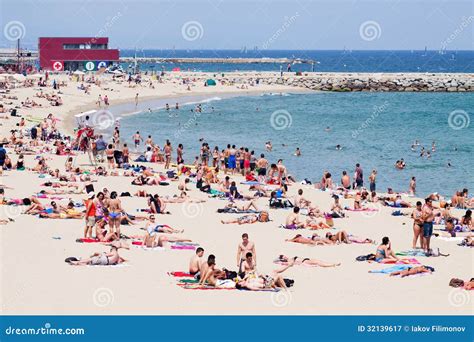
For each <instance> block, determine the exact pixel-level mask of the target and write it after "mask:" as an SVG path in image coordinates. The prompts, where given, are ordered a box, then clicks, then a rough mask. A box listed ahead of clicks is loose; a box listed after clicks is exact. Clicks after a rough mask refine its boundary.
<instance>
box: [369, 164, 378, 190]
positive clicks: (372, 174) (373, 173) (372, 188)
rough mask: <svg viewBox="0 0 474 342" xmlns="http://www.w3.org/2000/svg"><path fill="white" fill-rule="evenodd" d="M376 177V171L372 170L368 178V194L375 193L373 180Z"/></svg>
mask: <svg viewBox="0 0 474 342" xmlns="http://www.w3.org/2000/svg"><path fill="white" fill-rule="evenodd" d="M376 177H377V170H375V169H373V170H372V173H371V174H370V176H369V186H370V192H375V189H376V185H375V179H376Z"/></svg>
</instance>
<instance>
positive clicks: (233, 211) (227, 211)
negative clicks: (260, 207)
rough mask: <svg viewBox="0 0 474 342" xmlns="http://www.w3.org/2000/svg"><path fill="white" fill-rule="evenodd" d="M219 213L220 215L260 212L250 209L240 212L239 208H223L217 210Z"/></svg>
mask: <svg viewBox="0 0 474 342" xmlns="http://www.w3.org/2000/svg"><path fill="white" fill-rule="evenodd" d="M217 212H218V213H220V214H258V213H260V212H259V211H256V210H253V209H248V210H239V209H237V208H223V209H217Z"/></svg>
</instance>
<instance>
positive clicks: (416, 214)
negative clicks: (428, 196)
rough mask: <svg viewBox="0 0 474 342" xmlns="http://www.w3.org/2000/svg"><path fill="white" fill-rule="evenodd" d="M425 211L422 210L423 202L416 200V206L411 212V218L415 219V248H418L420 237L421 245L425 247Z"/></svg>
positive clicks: (413, 244)
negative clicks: (417, 243)
mask: <svg viewBox="0 0 474 342" xmlns="http://www.w3.org/2000/svg"><path fill="white" fill-rule="evenodd" d="M422 217H423V211H422V205H421V202H420V201H418V202H416V208H415V210H413V212H412V213H411V218H412V219H413V243H412V247H413V249H415V248H416V242H417V240H418V237H419V238H420V246H421V248H423V234H422V229H423V218H422Z"/></svg>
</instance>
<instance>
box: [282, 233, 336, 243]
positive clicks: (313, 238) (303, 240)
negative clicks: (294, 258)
mask: <svg viewBox="0 0 474 342" xmlns="http://www.w3.org/2000/svg"><path fill="white" fill-rule="evenodd" d="M285 241H288V242H296V243H301V244H303V245H313V246H316V245H318V246H322V245H329V244H332V243H329V242H327V241H326V239H322V238H320V237H319V236H318V235H317V234H313V236H311V238H305V237H303V236H302V235H301V234H297V235H296V236H295V237H294V238H292V239H286V240H285Z"/></svg>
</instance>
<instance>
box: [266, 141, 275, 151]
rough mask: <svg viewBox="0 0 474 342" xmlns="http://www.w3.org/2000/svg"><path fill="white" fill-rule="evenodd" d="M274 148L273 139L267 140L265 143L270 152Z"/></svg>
mask: <svg viewBox="0 0 474 342" xmlns="http://www.w3.org/2000/svg"><path fill="white" fill-rule="evenodd" d="M272 148H273V146H272V142H271V141H267V142H266V143H265V149H266V150H267V151H268V152H271V151H272Z"/></svg>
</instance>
